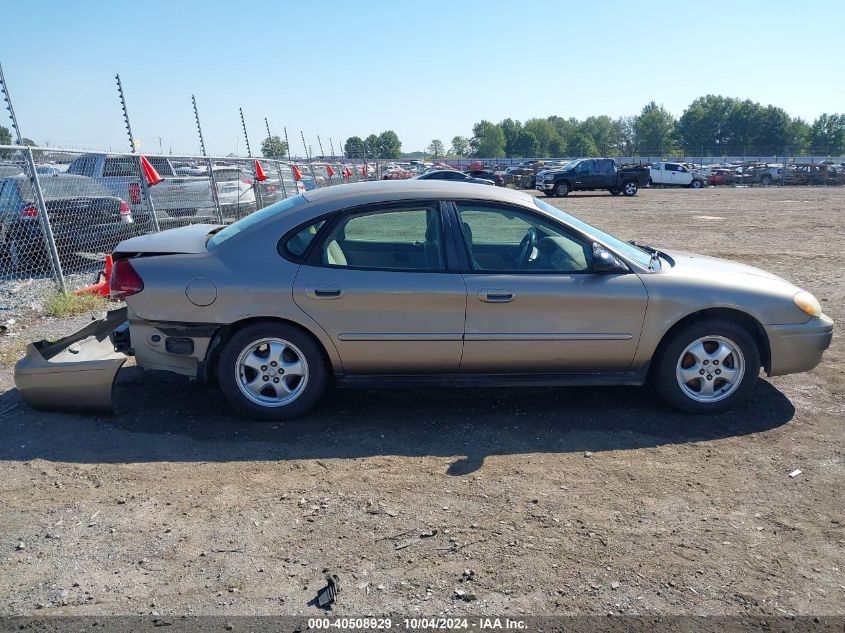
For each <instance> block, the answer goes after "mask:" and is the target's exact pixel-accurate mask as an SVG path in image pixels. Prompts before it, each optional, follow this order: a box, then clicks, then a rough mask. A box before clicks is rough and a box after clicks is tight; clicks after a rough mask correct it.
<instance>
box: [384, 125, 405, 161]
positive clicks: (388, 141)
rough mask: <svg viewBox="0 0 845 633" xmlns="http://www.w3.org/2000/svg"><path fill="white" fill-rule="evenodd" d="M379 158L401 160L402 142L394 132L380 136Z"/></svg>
mask: <svg viewBox="0 0 845 633" xmlns="http://www.w3.org/2000/svg"><path fill="white" fill-rule="evenodd" d="M378 148H379V152H378V157H379V158H399V155H400V154H401V153H402V142H401V141H400V140H399V136H398V135H397V134H396V132H394V131H393V130H386V131H384V132H382V133H381V134H379V136H378Z"/></svg>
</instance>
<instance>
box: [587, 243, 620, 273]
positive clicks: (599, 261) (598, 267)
mask: <svg viewBox="0 0 845 633" xmlns="http://www.w3.org/2000/svg"><path fill="white" fill-rule="evenodd" d="M593 270H594V271H595V272H597V273H613V274H620V273H627V272H628V267H627V266H626V265H625V264H624V263H622V262H621V261H619V259H618V258H617V257H616V256H615V255H614V254H613V253H611V252H609V251H608V250H607V249H605V248H604V246H602V245H601V244H597V243H595V242H593Z"/></svg>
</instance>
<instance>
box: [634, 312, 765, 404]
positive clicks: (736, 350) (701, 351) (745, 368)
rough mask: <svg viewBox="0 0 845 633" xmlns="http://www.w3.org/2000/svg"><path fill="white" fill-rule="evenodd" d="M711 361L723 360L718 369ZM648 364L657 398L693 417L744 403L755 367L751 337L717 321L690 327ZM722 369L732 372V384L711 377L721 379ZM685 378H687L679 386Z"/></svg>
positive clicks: (738, 327) (756, 355)
mask: <svg viewBox="0 0 845 633" xmlns="http://www.w3.org/2000/svg"><path fill="white" fill-rule="evenodd" d="M699 346H700V347H699ZM696 349H698V352H697V353H696V352H695V350H696ZM725 351H729V352H730V353H728V354H724V352H725ZM719 352H721V353H722V354H719ZM717 355H724V357H723V358H722V364H718V361H716V362H715V363H714V360H715V359H714V356H717ZM654 360H655V363H654V371H653V373H652V376H651V379H652V383H653V385H654V388H655V390H656V391H657V393H659V394H660V396H661V397H662V398H663V399H664V400H665V401H666V402H667V403H668V404H670V405H671V406H672V407H674V408H676V409H679V410H681V411H683V412H685V413H695V414H706V413H718V412H720V411H726V410H727V409H731V408H733V407H735V406H737V405H739V404H741V403H742V402H744V401H745V400H746V399H748V397H749V396H750V395H751V393H752V391H753V390H754V386H755V385H756V383H757V375H758V373H759V371H760V365H761V362H760V350H759V349H758V347H757V343H756V341H755V340H754V337H753V336H752V335H751V334H750V333H749V332H748V330H746V329H745V328H744V327H743V326H742V325H740V324H738V323H736V322H734V321H728V320H722V319H717V320H712V321H702V322H698V323H692V324H690V325H689V326H687V327H685V328H683V329H682V330H680V331H678V332H677V333H675V334H674V335H672V338H671V339H669V340H668V341H667V342H666V343H665V344H663V345H662V346H661V348H660V349H659V351H658V353H657V355H656V357H655V359H654ZM705 363H706V364H705ZM714 368H715V369H714ZM726 369H727V370H731V369H733V370H734V371H735V372H736V374H735V375H734V379H733V380H726V379H725V378H720V377H719V376H718V375H717V373H716V372H719V374H720V375H722V376H726V375H727V371H726V373H725V374H721V372H722V371H723V370H726ZM684 370H686V373H685V374H684V373H682V372H684ZM702 371H704V372H705V373H704V374H703V375H702V374H701V372H702ZM698 375H701V377H700V378H699V377H698ZM686 376H692V377H691V378H690V380H689V381H688V382H686V383H685V382H684V381H683V378H684V377H686ZM702 389H704V391H705V393H703V394H702V393H701V390H702ZM708 389H710V390H712V392H713V393H712V395H711V394H710V393H708Z"/></svg>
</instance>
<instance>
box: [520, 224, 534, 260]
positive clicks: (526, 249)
mask: <svg viewBox="0 0 845 633" xmlns="http://www.w3.org/2000/svg"><path fill="white" fill-rule="evenodd" d="M536 246H537V229H535V228H534V227H533V226H532V227H531V228H530V229H528V230H527V231H526V232H525V237H523V238H522V241H521V242H520V243H519V254H518V255H517V256H516V261H515V263H516V265H517V267H518V268H528V264H529V263H530V260H531V254H532V253H533V252H534V247H536Z"/></svg>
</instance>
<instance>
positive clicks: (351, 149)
mask: <svg viewBox="0 0 845 633" xmlns="http://www.w3.org/2000/svg"><path fill="white" fill-rule="evenodd" d="M365 149H366V148H365V144H364V139H362V138H361V137H360V136H350V137H349V138H348V139H346V142H345V143H344V144H343V153H344V154H345V155H346V157H347V158H363V156H364V150H365Z"/></svg>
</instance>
